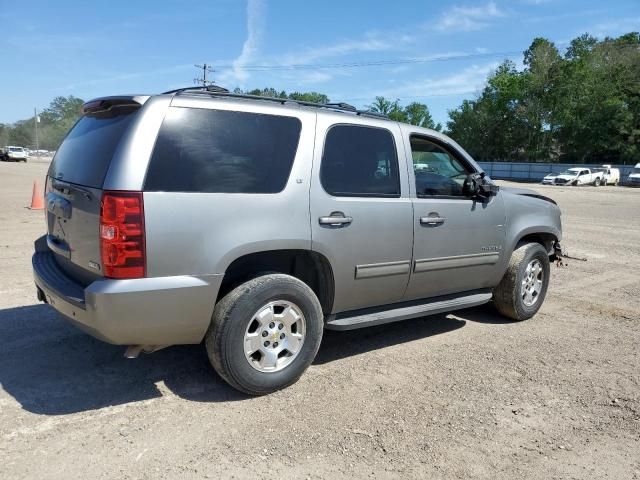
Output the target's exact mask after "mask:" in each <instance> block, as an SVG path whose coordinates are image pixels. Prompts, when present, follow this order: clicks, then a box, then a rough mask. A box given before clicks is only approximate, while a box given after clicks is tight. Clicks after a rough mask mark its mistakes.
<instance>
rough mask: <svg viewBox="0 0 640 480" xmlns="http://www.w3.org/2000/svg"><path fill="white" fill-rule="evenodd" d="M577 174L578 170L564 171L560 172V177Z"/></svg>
mask: <svg viewBox="0 0 640 480" xmlns="http://www.w3.org/2000/svg"><path fill="white" fill-rule="evenodd" d="M578 172H579V170H571V169H569V170H565V171H564V172H562V173H561V174H560V175H577V174H578Z"/></svg>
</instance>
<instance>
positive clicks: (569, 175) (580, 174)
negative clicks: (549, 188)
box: [554, 167, 604, 187]
mask: <svg viewBox="0 0 640 480" xmlns="http://www.w3.org/2000/svg"><path fill="white" fill-rule="evenodd" d="M603 178H604V172H602V171H600V172H596V171H591V170H590V169H588V168H582V167H574V168H569V169H568V170H565V171H564V172H562V173H561V174H559V175H558V176H557V177H556V178H555V180H554V185H593V186H594V187H599V186H600V185H601V184H602V181H603Z"/></svg>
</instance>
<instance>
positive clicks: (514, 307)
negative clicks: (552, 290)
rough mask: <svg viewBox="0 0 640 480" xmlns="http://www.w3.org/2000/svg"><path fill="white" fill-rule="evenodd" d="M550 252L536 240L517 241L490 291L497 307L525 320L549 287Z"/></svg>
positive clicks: (540, 302) (511, 316)
mask: <svg viewBox="0 0 640 480" xmlns="http://www.w3.org/2000/svg"><path fill="white" fill-rule="evenodd" d="M550 270H551V269H550V267H549V256H548V254H547V251H546V250H545V249H544V247H543V246H542V245H540V244H539V243H523V244H520V245H519V246H518V247H516V249H515V250H514V251H513V253H512V254H511V259H510V260H509V267H508V268H507V271H506V272H505V274H504V277H502V280H501V281H500V283H499V284H498V286H497V287H496V288H495V289H494V291H493V303H494V305H495V307H496V309H497V310H498V311H499V312H500V313H501V314H502V315H504V316H505V317H508V318H510V319H512V320H517V321H521V320H527V319H529V318H531V317H533V316H534V315H535V314H536V313H538V310H539V309H540V307H541V306H542V303H543V302H544V298H545V296H546V294H547V288H548V287H549V274H550Z"/></svg>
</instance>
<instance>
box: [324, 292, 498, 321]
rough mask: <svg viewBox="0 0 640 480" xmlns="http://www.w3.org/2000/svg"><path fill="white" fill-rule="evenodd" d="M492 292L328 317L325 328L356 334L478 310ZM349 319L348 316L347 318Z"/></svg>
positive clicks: (488, 299) (487, 300) (439, 298)
mask: <svg viewBox="0 0 640 480" xmlns="http://www.w3.org/2000/svg"><path fill="white" fill-rule="evenodd" d="M491 297H492V294H491V292H490V291H489V292H487V291H482V292H478V291H476V293H473V294H466V295H457V296H455V295H448V296H446V297H437V298H432V299H430V300H429V301H428V302H423V303H420V304H416V303H415V302H411V303H410V304H408V303H404V304H400V306H397V307H396V308H392V309H390V310H377V311H373V310H372V309H370V308H368V309H366V310H359V311H353V312H345V313H341V314H338V315H329V316H327V317H326V322H325V328H327V329H329V330H355V329H356V328H364V327H372V326H374V325H382V324H384V323H391V322H398V321H400V320H409V319H410V318H418V317H424V316H427V315H435V314H438V313H447V312H452V311H454V310H460V309H462V308H469V307H477V306H478V305H483V304H485V303H488V302H489V301H490V300H491ZM347 315H348V316H347Z"/></svg>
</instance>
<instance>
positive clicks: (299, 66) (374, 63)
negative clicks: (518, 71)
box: [198, 43, 638, 72]
mask: <svg viewBox="0 0 640 480" xmlns="http://www.w3.org/2000/svg"><path fill="white" fill-rule="evenodd" d="M560 45H567V46H568V45H570V44H568V43H567V44H560ZM606 47H607V48H619V49H623V48H636V49H638V46H637V45H633V44H630V45H613V44H609V45H606ZM522 54H523V51H522V50H509V51H503V52H487V53H469V54H459V55H441V56H436V57H426V58H425V57H413V58H398V59H381V60H370V61H354V62H343V63H292V64H284V65H274V64H248V65H219V66H218V69H232V68H242V69H243V70H245V71H249V72H262V71H283V70H284V71H286V70H317V69H332V68H360V67H378V66H393V65H411V64H422V63H436V62H450V61H456V60H470V59H481V58H496V57H503V58H504V57H513V56H516V55H522ZM198 67H199V68H202V67H201V66H198Z"/></svg>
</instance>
